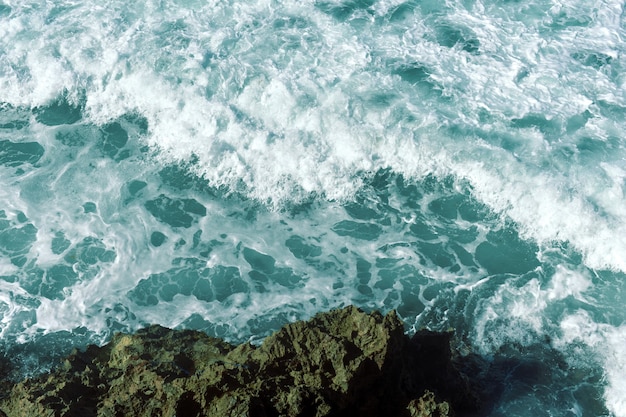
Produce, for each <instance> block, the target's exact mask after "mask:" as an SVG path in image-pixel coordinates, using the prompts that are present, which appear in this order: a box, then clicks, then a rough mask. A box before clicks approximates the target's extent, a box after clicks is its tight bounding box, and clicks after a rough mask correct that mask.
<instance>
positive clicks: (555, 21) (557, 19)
mask: <svg viewBox="0 0 626 417" xmlns="http://www.w3.org/2000/svg"><path fill="white" fill-rule="evenodd" d="M546 16H550V14H546ZM592 22H593V17H592V16H591V15H587V14H585V15H579V16H570V15H568V14H567V12H564V11H563V12H559V13H557V14H555V15H553V17H552V21H550V23H549V24H548V27H549V28H550V29H553V30H554V29H556V30H563V29H568V28H576V27H587V26H589V24H591V23H592Z"/></svg>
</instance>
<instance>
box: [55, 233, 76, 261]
mask: <svg viewBox="0 0 626 417" xmlns="http://www.w3.org/2000/svg"><path fill="white" fill-rule="evenodd" d="M71 244H72V242H70V241H69V240H68V239H66V238H65V233H63V232H56V233H55V234H54V237H53V238H52V242H51V243H50V249H51V250H52V253H54V254H55V255H60V254H62V253H63V252H65V251H66V250H67V248H69V247H70V246H71Z"/></svg>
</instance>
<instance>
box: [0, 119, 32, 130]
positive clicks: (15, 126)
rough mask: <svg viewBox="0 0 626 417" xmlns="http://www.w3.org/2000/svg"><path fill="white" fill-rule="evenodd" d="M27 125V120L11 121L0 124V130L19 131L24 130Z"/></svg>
mask: <svg viewBox="0 0 626 417" xmlns="http://www.w3.org/2000/svg"><path fill="white" fill-rule="evenodd" d="M28 125H29V123H28V121H27V120H11V121H8V122H2V123H0V129H7V130H21V129H23V128H25V127H26V126H28Z"/></svg>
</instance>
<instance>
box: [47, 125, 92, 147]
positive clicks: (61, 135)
mask: <svg viewBox="0 0 626 417" xmlns="http://www.w3.org/2000/svg"><path fill="white" fill-rule="evenodd" d="M94 136H95V132H94V129H93V128H91V127H87V126H71V127H66V128H59V129H58V130H57V132H56V133H55V135H54V138H55V139H56V140H58V141H59V142H61V143H62V144H63V145H65V146H84V145H85V144H86V143H88V142H90V141H91V140H92V138H93V137H94Z"/></svg>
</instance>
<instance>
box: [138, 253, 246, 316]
mask: <svg viewBox="0 0 626 417" xmlns="http://www.w3.org/2000/svg"><path fill="white" fill-rule="evenodd" d="M173 265H174V268H171V269H169V270H168V271H167V272H164V273H160V274H152V275H150V276H149V277H148V278H145V279H142V280H141V281H139V283H138V284H137V285H136V286H135V288H134V289H133V290H131V291H130V292H129V294H128V296H129V298H130V299H131V300H132V301H134V302H135V303H137V304H138V305H143V306H151V305H157V304H158V303H159V302H162V301H164V302H170V301H172V300H173V299H174V297H175V296H176V295H179V294H180V295H184V296H192V295H193V296H194V297H196V298H197V299H198V300H201V301H206V302H209V301H213V300H217V301H219V302H224V301H225V300H226V299H227V298H228V297H230V296H231V295H233V294H237V293H247V292H248V290H249V288H248V284H247V283H246V282H245V281H244V280H243V279H242V278H241V275H240V273H239V268H236V267H229V266H221V265H218V266H215V267H213V268H207V267H206V261H204V260H201V259H195V258H177V259H175V260H174V262H173Z"/></svg>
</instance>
